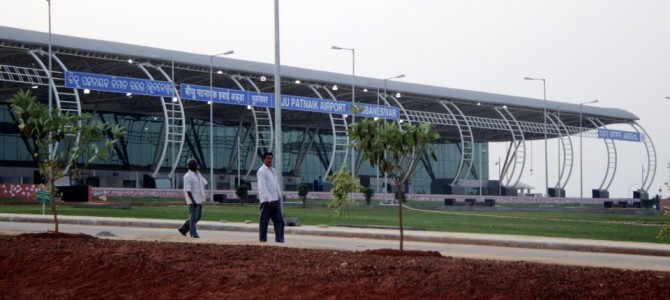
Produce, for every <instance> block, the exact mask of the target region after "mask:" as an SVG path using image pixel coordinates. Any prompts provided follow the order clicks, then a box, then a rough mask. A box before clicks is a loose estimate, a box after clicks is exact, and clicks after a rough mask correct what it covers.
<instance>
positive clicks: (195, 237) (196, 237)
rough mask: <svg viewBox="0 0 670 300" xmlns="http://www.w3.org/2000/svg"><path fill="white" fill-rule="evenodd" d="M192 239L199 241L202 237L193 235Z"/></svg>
mask: <svg viewBox="0 0 670 300" xmlns="http://www.w3.org/2000/svg"><path fill="white" fill-rule="evenodd" d="M191 238H194V239H199V238H200V236H199V235H193V236H191Z"/></svg>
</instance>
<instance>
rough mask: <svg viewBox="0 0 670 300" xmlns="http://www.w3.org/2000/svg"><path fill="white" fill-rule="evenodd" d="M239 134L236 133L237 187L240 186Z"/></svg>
mask: <svg viewBox="0 0 670 300" xmlns="http://www.w3.org/2000/svg"><path fill="white" fill-rule="evenodd" d="M240 175H241V174H240V135H239V134H238V135H237V186H236V187H235V189H237V187H239V186H240Z"/></svg>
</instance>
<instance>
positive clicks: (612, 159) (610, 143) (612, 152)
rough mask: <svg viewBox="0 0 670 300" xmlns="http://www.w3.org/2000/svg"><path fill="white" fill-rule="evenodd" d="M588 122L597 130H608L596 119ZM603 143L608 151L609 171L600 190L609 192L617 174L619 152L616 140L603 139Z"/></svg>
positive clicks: (607, 170) (606, 171)
mask: <svg viewBox="0 0 670 300" xmlns="http://www.w3.org/2000/svg"><path fill="white" fill-rule="evenodd" d="M587 120H589V122H591V124H593V125H594V126H595V127H596V128H599V127H602V128H607V127H605V124H604V123H603V122H602V121H600V120H598V119H596V118H587ZM603 141H604V142H605V148H606V150H607V169H606V170H605V177H603V182H601V183H600V187H599V188H598V189H599V190H608V189H609V188H610V186H611V185H612V181H613V180H614V175H615V174H616V168H617V152H616V144H615V143H614V140H612V139H603Z"/></svg>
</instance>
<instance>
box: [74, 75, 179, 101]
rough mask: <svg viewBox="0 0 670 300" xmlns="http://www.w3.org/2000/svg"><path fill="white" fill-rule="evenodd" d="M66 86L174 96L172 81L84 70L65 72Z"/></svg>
mask: <svg viewBox="0 0 670 300" xmlns="http://www.w3.org/2000/svg"><path fill="white" fill-rule="evenodd" d="M65 86H66V87H68V88H73V89H74V88H76V89H89V90H93V91H101V92H111V93H130V94H138V95H145V96H156V97H173V96H174V90H173V85H172V83H170V82H168V81H158V80H148V79H140V78H131V77H123V76H111V75H102V74H92V73H83V72H71V71H66V72H65Z"/></svg>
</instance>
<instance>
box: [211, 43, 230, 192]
mask: <svg viewBox="0 0 670 300" xmlns="http://www.w3.org/2000/svg"><path fill="white" fill-rule="evenodd" d="M233 53H235V51H233V50H228V51H226V52H221V53H219V54H214V55H210V56H209V103H207V104H209V164H210V165H209V191H210V197H212V198H211V200H212V202H214V99H213V96H212V94H213V93H214V66H213V64H214V63H213V62H214V58H215V57H217V56H221V55H229V54H233Z"/></svg>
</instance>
